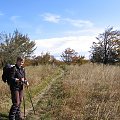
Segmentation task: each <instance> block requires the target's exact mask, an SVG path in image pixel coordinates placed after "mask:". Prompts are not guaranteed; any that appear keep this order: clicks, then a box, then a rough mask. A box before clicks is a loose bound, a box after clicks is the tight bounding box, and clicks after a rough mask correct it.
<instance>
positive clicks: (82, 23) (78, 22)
mask: <svg viewBox="0 0 120 120" xmlns="http://www.w3.org/2000/svg"><path fill="white" fill-rule="evenodd" d="M64 21H66V23H70V24H71V25H73V26H75V27H93V23H92V22H91V21H88V20H79V19H78V20H76V19H70V18H65V19H64Z"/></svg>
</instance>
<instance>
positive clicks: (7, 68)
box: [2, 64, 15, 85]
mask: <svg viewBox="0 0 120 120" xmlns="http://www.w3.org/2000/svg"><path fill="white" fill-rule="evenodd" d="M13 67H15V65H11V64H6V65H5V66H4V67H3V74H2V80H3V82H4V83H6V82H7V84H8V85H9V84H10V76H11V70H12V68H13Z"/></svg>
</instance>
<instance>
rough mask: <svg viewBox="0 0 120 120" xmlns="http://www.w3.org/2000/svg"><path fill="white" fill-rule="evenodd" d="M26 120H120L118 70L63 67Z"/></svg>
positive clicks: (87, 65) (89, 66)
mask: <svg viewBox="0 0 120 120" xmlns="http://www.w3.org/2000/svg"><path fill="white" fill-rule="evenodd" d="M65 71H66V73H65V76H64V77H63V78H62V79H59V80H58V81H56V83H55V84H54V85H53V86H52V87H51V89H50V91H49V92H48V93H47V94H46V95H45V96H44V98H43V99H41V100H40V101H39V102H38V105H37V106H36V110H37V115H36V116H34V115H33V114H30V115H29V116H28V118H27V120H35V119H36V120H120V93H119V92H120V67H117V66H102V65H96V64H95V65H93V64H85V65H82V66H67V68H66V69H65Z"/></svg>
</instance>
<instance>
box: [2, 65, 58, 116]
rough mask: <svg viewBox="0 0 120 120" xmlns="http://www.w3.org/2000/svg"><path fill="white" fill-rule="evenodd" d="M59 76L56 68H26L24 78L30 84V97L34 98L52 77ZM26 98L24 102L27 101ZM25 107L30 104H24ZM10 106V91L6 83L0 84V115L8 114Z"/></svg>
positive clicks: (48, 66)
mask: <svg viewBox="0 0 120 120" xmlns="http://www.w3.org/2000/svg"><path fill="white" fill-rule="evenodd" d="M57 74H59V71H58V68H53V67H52V66H50V65H42V66H37V67H33V66H29V67H26V76H27V79H28V81H29V83H30V86H29V88H30V89H31V95H32V97H35V96H36V95H37V94H38V93H40V92H41V90H42V89H44V87H46V85H47V84H49V82H50V81H51V79H52V77H54V76H56V75H57ZM0 75H2V70H0ZM27 97H28V96H26V100H28V98H27ZM26 104H27V105H28V104H30V103H26ZM10 106H11V99H10V91H9V87H8V85H7V84H6V83H3V82H2V80H1V82H0V114H1V113H5V114H6V113H8V111H9V109H10Z"/></svg>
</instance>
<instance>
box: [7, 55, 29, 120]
mask: <svg viewBox="0 0 120 120" xmlns="http://www.w3.org/2000/svg"><path fill="white" fill-rule="evenodd" d="M23 64H24V59H23V58H22V57H17V60H16V64H15V66H14V67H12V70H11V75H10V91H11V99H12V106H11V109H10V112H9V120H23V118H22V116H21V112H20V105H21V102H22V98H23V85H24V83H25V84H26V85H29V83H28V81H27V80H26V77H25V69H24V67H23Z"/></svg>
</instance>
